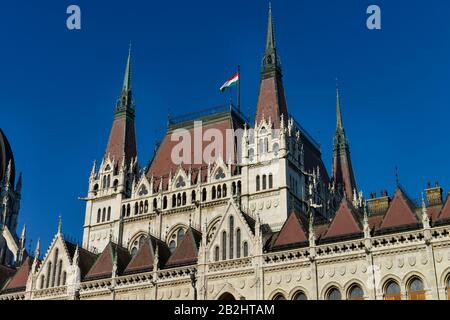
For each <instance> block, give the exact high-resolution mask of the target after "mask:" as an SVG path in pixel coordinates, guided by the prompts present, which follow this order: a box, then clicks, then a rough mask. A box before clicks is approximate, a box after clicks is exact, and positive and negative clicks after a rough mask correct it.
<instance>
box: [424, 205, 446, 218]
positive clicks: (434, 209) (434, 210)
mask: <svg viewBox="0 0 450 320" xmlns="http://www.w3.org/2000/svg"><path fill="white" fill-rule="evenodd" d="M441 210H442V205H441V204H440V205H435V206H431V207H428V208H427V214H428V217H429V218H430V219H431V221H436V220H438V218H439V214H440V213H441Z"/></svg>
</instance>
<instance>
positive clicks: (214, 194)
mask: <svg viewBox="0 0 450 320" xmlns="http://www.w3.org/2000/svg"><path fill="white" fill-rule="evenodd" d="M211 192H212V193H211V198H212V199H213V200H214V199H216V187H212V190H211Z"/></svg>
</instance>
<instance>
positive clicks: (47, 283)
mask: <svg viewBox="0 0 450 320" xmlns="http://www.w3.org/2000/svg"><path fill="white" fill-rule="evenodd" d="M51 272H52V262H51V261H49V262H48V267H47V282H46V284H45V287H46V288H48V287H49V286H50V278H51V275H52V273H51Z"/></svg>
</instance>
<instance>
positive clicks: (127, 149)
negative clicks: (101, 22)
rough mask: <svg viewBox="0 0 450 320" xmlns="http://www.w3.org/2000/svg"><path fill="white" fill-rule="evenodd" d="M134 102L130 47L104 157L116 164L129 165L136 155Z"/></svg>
mask: <svg viewBox="0 0 450 320" xmlns="http://www.w3.org/2000/svg"><path fill="white" fill-rule="evenodd" d="M134 112H135V110H134V103H133V95H132V86H131V47H130V50H129V52H128V59H127V65H126V68H125V76H124V80H123V87H122V92H121V94H120V98H119V99H118V100H117V104H116V113H115V117H114V123H113V125H112V128H111V133H110V135H109V141H108V146H107V148H106V152H105V158H108V157H110V158H111V160H114V161H116V163H117V164H118V165H121V164H123V163H122V161H125V163H124V164H125V165H126V166H128V165H130V162H131V160H132V159H134V158H135V157H136V155H137V151H136V134H135V128H134Z"/></svg>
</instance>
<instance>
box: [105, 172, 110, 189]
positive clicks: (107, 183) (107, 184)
mask: <svg viewBox="0 0 450 320" xmlns="http://www.w3.org/2000/svg"><path fill="white" fill-rule="evenodd" d="M110 186H111V176H110V175H109V174H108V178H107V180H106V188H109V187H110Z"/></svg>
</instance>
